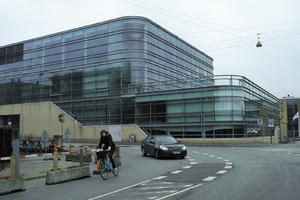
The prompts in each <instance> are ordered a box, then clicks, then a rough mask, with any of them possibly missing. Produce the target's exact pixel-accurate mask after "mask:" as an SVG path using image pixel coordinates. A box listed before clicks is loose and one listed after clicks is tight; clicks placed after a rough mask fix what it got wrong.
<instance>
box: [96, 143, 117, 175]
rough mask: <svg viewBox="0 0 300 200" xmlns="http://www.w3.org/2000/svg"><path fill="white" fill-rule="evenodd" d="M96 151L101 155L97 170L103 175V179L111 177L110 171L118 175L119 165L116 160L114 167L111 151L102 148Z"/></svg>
mask: <svg viewBox="0 0 300 200" xmlns="http://www.w3.org/2000/svg"><path fill="white" fill-rule="evenodd" d="M96 152H97V153H98V155H99V158H100V159H99V160H98V161H97V162H96V171H97V173H96V174H98V175H100V176H101V178H102V179H103V180H106V179H108V178H109V175H110V173H112V174H113V175H114V176H118V174H119V166H118V163H117V162H116V160H115V159H114V160H115V164H116V168H113V167H112V163H111V161H110V159H109V151H104V150H102V149H97V150H96Z"/></svg>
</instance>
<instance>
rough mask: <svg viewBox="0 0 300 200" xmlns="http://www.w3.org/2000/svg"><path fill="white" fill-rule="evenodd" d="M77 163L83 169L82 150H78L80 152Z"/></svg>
mask: <svg viewBox="0 0 300 200" xmlns="http://www.w3.org/2000/svg"><path fill="white" fill-rule="evenodd" d="M79 162H80V167H83V166H84V155H83V149H80V151H79Z"/></svg>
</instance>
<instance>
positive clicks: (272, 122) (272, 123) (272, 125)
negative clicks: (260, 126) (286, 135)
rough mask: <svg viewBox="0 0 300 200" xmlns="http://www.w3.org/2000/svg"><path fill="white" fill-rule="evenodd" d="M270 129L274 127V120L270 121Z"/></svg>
mask: <svg viewBox="0 0 300 200" xmlns="http://www.w3.org/2000/svg"><path fill="white" fill-rule="evenodd" d="M268 127H274V119H269V120H268Z"/></svg>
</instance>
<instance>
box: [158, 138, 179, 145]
mask: <svg viewBox="0 0 300 200" xmlns="http://www.w3.org/2000/svg"><path fill="white" fill-rule="evenodd" d="M155 141H156V142H157V143H161V144H176V143H178V142H177V140H175V138H173V137H157V138H155Z"/></svg>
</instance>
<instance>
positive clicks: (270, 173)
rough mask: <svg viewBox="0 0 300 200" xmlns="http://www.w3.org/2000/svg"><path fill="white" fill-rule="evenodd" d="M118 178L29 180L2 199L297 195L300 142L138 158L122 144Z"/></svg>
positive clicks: (287, 198)
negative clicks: (176, 156) (56, 181)
mask: <svg viewBox="0 0 300 200" xmlns="http://www.w3.org/2000/svg"><path fill="white" fill-rule="evenodd" d="M121 156H122V164H123V165H122V166H121V168H120V175H119V176H118V177H113V176H112V177H111V178H110V179H109V180H106V181H103V180H102V179H101V177H99V176H97V175H94V176H92V177H91V178H85V179H80V180H76V181H72V182H66V183H62V184H57V185H51V186H47V185H45V180H44V179H37V180H33V181H27V182H26V187H27V190H26V191H24V192H17V193H12V194H7V195H2V196H0V199H1V200H2V199H3V200H5V199H14V200H16V199H20V200H21V199H22V200H23V199H31V200H34V199H37V200H40V199H53V200H60V199H64V200H67V199H83V200H94V199H99V200H102V199H116V200H126V199H128V200H129V199H132V200H134V199H149V200H151V199H153V200H154V199H155V200H162V199H167V200H168V199H183V200H194V199H203V200H206V199H207V200H213V199H214V200H215V199H218V200H219V199H221V200H227V199H228V200H229V199H230V200H235V199H241V200H242V199H243V200H248V199H249V200H250V199H251V200H253V199H264V200H265V199H266V200H276V199H278V200H279V199H280V200H281V199H284V200H290V199H291V200H293V199H295V200H296V199H297V200H299V199H300V190H299V189H298V188H299V186H300V165H299V164H300V143H294V144H281V145H265V146H261V145H258V146H252V147H189V148H188V157H187V158H186V159H159V160H156V159H154V158H151V157H142V156H141V153H140V149H139V147H138V146H132V147H122V148H121Z"/></svg>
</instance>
